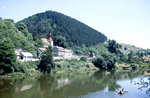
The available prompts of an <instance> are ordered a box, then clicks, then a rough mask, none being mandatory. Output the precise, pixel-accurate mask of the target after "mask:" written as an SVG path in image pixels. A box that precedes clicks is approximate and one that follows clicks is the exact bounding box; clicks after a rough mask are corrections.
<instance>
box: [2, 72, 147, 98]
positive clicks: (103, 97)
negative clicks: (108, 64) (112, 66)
mask: <svg viewBox="0 0 150 98" xmlns="http://www.w3.org/2000/svg"><path fill="white" fill-rule="evenodd" d="M142 74H143V72H136V71H131V72H115V71H110V72H107V71H98V72H85V73H83V72H82V73H81V72H72V73H62V74H51V75H42V76H38V77H33V76H32V77H31V76H30V77H24V78H20V79H12V78H11V79H8V78H0V98H149V97H150V93H149V91H150V89H149V88H150V86H149V84H150V77H149V76H143V75H142ZM122 88H125V90H127V91H128V92H126V93H124V94H123V95H118V94H116V92H118V91H119V90H120V89H122Z"/></svg>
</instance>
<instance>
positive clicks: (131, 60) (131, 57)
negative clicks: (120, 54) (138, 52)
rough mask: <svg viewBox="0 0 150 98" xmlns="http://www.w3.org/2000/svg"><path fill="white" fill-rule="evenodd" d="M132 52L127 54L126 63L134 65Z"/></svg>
mask: <svg viewBox="0 0 150 98" xmlns="http://www.w3.org/2000/svg"><path fill="white" fill-rule="evenodd" d="M134 55H135V54H134V52H133V51H131V52H130V53H129V54H128V61H129V62H130V63H134Z"/></svg>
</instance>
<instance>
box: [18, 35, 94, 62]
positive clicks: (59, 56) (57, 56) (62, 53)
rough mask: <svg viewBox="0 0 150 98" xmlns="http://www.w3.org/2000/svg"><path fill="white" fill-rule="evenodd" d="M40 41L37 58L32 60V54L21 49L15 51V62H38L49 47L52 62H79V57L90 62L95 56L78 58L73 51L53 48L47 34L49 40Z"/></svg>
mask: <svg viewBox="0 0 150 98" xmlns="http://www.w3.org/2000/svg"><path fill="white" fill-rule="evenodd" d="M41 41H42V42H43V44H44V45H43V47H40V48H38V57H37V58H34V57H33V55H32V53H30V52H24V51H23V50H22V49H15V54H16V55H17V60H19V61H22V62H24V61H38V60H41V57H42V55H43V53H44V52H45V51H46V48H47V47H48V46H49V45H50V46H51V47H52V52H53V54H54V55H53V59H54V60H73V59H75V60H80V58H81V57H85V58H86V59H87V60H89V61H91V60H92V59H94V58H95V57H96V56H95V54H94V53H88V54H87V55H86V56H78V55H74V53H73V50H71V49H65V48H63V47H60V46H54V42H53V39H52V36H51V33H50V34H49V38H48V39H46V38H41Z"/></svg>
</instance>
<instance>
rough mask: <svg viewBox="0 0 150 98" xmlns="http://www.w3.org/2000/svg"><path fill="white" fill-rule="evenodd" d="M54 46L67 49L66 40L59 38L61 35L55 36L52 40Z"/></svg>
mask: <svg viewBox="0 0 150 98" xmlns="http://www.w3.org/2000/svg"><path fill="white" fill-rule="evenodd" d="M54 44H55V45H58V46H61V47H64V48H66V47H68V45H67V43H66V38H65V37H63V36H61V35H57V36H56V37H55V38H54Z"/></svg>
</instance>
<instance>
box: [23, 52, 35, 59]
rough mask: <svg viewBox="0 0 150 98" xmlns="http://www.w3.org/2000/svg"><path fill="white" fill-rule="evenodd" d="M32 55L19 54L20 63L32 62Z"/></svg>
mask: <svg viewBox="0 0 150 98" xmlns="http://www.w3.org/2000/svg"><path fill="white" fill-rule="evenodd" d="M32 60H33V55H32V54H31V53H30V52H21V61H32Z"/></svg>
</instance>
